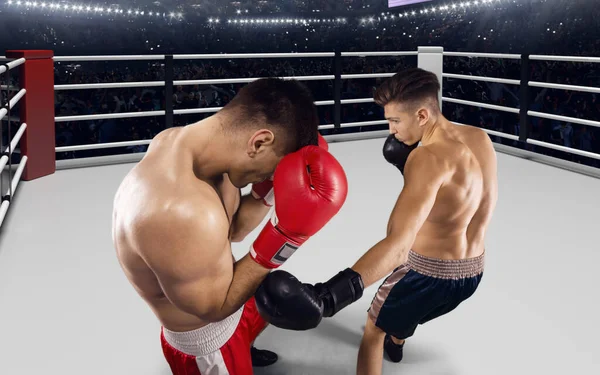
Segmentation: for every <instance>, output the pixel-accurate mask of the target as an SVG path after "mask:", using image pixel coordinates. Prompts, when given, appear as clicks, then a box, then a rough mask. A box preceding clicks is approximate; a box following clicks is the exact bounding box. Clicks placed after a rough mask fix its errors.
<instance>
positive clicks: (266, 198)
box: [252, 133, 329, 207]
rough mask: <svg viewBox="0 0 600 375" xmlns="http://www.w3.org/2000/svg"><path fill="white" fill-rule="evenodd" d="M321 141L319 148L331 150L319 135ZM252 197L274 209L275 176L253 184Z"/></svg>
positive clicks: (318, 134)
mask: <svg viewBox="0 0 600 375" xmlns="http://www.w3.org/2000/svg"><path fill="white" fill-rule="evenodd" d="M317 137H318V139H319V147H321V148H322V149H323V150H325V151H327V150H329V145H328V144H327V141H326V140H325V138H323V136H322V135H321V134H320V133H317ZM252 196H253V197H254V199H257V200H262V202H263V204H264V205H265V206H268V207H272V206H273V205H274V204H275V197H274V193H273V176H271V178H269V179H267V180H265V181H262V182H258V183H255V184H252Z"/></svg>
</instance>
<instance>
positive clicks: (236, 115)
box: [222, 78, 319, 154]
mask: <svg viewBox="0 0 600 375" xmlns="http://www.w3.org/2000/svg"><path fill="white" fill-rule="evenodd" d="M222 111H223V112H224V113H226V114H227V115H228V116H230V117H233V118H232V119H233V121H231V122H230V123H229V125H226V126H227V127H229V128H230V130H234V129H235V127H238V126H240V127H244V128H246V129H248V128H251V129H257V130H258V129H260V128H266V129H269V130H271V131H273V133H274V134H275V142H278V141H280V140H281V141H283V142H282V144H281V145H280V148H279V149H278V150H280V151H281V152H283V153H284V154H288V153H291V152H295V151H297V150H299V149H300V148H302V147H304V146H308V145H315V146H316V145H318V138H317V133H318V129H319V117H318V115H317V108H316V106H315V104H314V99H313V96H312V94H311V92H310V90H309V89H308V88H307V87H306V86H305V85H303V84H302V83H300V82H298V81H296V80H283V79H280V78H261V79H258V80H256V81H253V82H251V83H250V84H248V85H246V86H244V87H243V88H242V89H241V90H240V91H239V92H238V94H237V95H236V96H235V97H234V98H233V99H232V100H231V102H229V103H228V104H227V105H226V106H225V107H224V108H223V110H222ZM231 128H233V129H231Z"/></svg>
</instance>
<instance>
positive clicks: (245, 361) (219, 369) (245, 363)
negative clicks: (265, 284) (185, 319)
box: [160, 297, 267, 375]
mask: <svg viewBox="0 0 600 375" xmlns="http://www.w3.org/2000/svg"><path fill="white" fill-rule="evenodd" d="M266 326H267V323H266V322H265V321H264V320H263V319H262V318H261V317H260V315H259V314H258V310H257V309H256V303H255V300H254V297H252V298H250V300H248V302H246V304H245V305H244V306H243V307H242V308H241V309H239V310H238V311H236V312H235V313H234V314H232V315H231V316H229V317H227V318H225V319H223V320H222V321H220V322H216V323H210V324H208V325H206V326H204V327H202V328H199V329H196V330H193V331H188V332H172V331H169V330H168V329H166V328H164V327H163V328H162V331H161V337H160V339H161V340H160V341H161V344H162V349H163V353H164V355H165V358H166V359H167V362H168V363H169V366H171V371H173V374H174V375H251V374H252V358H251V357H250V344H251V343H252V342H253V341H254V340H255V339H256V337H257V336H258V335H259V333H260V332H261V331H262V330H263V329H264V328H265V327H266Z"/></svg>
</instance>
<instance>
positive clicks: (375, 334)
mask: <svg viewBox="0 0 600 375" xmlns="http://www.w3.org/2000/svg"><path fill="white" fill-rule="evenodd" d="M364 337H365V338H367V339H370V340H379V339H381V340H383V338H384V337H385V332H384V331H383V330H382V329H381V328H379V327H377V326H376V325H375V321H374V320H373V318H372V317H371V315H370V314H369V316H368V317H367V323H366V324H365V332H364Z"/></svg>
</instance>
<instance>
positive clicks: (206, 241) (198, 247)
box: [143, 202, 233, 320]
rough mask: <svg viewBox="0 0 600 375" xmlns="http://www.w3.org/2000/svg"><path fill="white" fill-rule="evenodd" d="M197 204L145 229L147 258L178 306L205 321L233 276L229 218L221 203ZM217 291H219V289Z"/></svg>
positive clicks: (163, 286)
mask: <svg viewBox="0 0 600 375" xmlns="http://www.w3.org/2000/svg"><path fill="white" fill-rule="evenodd" d="M214 206H215V207H213V205H212V204H210V202H209V203H207V202H201V203H198V204H194V203H190V204H189V205H186V206H185V207H184V208H183V209H177V208H175V209H171V210H170V211H169V213H167V214H165V215H161V216H160V217H157V218H156V219H155V220H154V219H153V220H154V222H153V224H152V225H149V226H148V227H147V228H146V232H147V233H146V235H145V236H144V242H145V243H144V245H143V246H146V247H147V249H148V250H149V251H145V253H146V258H147V259H146V261H147V262H148V264H149V266H150V267H151V268H152V270H153V271H154V273H155V274H156V277H157V278H158V281H159V283H160V285H161V287H162V290H163V292H164V293H165V295H166V297H167V298H168V299H169V301H171V303H173V305H175V306H176V307H177V308H179V309H181V310H183V311H185V312H187V313H189V314H193V315H196V316H198V317H200V318H201V319H206V320H210V317H211V316H212V315H213V314H214V313H215V312H216V311H218V310H219V309H220V308H221V306H222V305H223V302H224V300H225V297H226V295H227V288H228V287H229V283H230V281H231V277H232V274H233V263H232V260H231V257H232V255H231V248H230V243H229V241H228V231H229V222H228V220H227V217H226V216H225V213H224V212H223V209H222V207H220V206H217V205H214ZM220 290H222V292H220Z"/></svg>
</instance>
